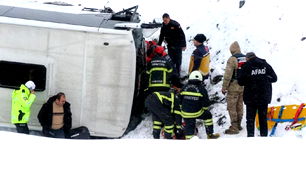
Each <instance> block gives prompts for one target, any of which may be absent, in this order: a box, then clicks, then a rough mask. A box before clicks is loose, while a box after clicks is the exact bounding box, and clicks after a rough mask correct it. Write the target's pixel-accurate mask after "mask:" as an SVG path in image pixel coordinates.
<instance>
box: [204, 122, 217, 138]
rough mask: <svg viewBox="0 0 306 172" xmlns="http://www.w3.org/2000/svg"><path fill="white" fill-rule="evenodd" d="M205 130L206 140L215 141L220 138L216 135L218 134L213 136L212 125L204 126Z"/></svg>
mask: <svg viewBox="0 0 306 172" xmlns="http://www.w3.org/2000/svg"><path fill="white" fill-rule="evenodd" d="M205 128H206V134H207V139H217V138H219V137H220V134H218V133H215V134H214V126H213V125H209V126H205Z"/></svg>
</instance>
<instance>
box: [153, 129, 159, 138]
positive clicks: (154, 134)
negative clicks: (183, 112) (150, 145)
mask: <svg viewBox="0 0 306 172" xmlns="http://www.w3.org/2000/svg"><path fill="white" fill-rule="evenodd" d="M153 138H154V139H159V138H160V130H156V129H153Z"/></svg>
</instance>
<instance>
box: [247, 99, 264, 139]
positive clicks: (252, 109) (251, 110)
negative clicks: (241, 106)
mask: <svg viewBox="0 0 306 172" xmlns="http://www.w3.org/2000/svg"><path fill="white" fill-rule="evenodd" d="M267 109H268V105H267V104H266V105H254V104H247V105H246V110H247V114H246V119H247V132H248V137H254V128H255V117H256V112H258V119H259V127H260V136H263V137H266V136H267V135H268V124H267Z"/></svg>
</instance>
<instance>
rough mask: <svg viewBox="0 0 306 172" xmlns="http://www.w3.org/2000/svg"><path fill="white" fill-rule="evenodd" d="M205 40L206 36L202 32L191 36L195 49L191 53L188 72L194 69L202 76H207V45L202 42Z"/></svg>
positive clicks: (208, 56) (208, 55) (208, 57)
mask: <svg viewBox="0 0 306 172" xmlns="http://www.w3.org/2000/svg"><path fill="white" fill-rule="evenodd" d="M205 41H206V36H205V35H204V34H197V35H196V36H195V37H194V38H193V44H194V46H195V47H196V49H195V50H194V51H193V53H192V55H191V58H190V63H189V70H188V71H189V74H190V73H191V72H192V71H195V70H197V71H200V72H201V74H202V75H203V76H204V78H207V77H208V73H209V61H210V54H209V50H208V47H207V46H205V45H204V44H203V43H204V42H205Z"/></svg>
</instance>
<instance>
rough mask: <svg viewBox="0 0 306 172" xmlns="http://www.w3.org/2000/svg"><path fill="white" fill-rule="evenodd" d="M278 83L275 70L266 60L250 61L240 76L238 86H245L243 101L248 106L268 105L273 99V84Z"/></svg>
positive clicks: (243, 67)
mask: <svg viewBox="0 0 306 172" xmlns="http://www.w3.org/2000/svg"><path fill="white" fill-rule="evenodd" d="M276 81H277V76H276V74H275V72H274V70H273V68H272V67H271V66H270V65H269V64H268V63H267V62H266V60H264V59H260V58H258V57H253V58H251V59H249V60H248V61H247V62H246V63H245V64H244V65H243V66H242V69H241V74H240V75H238V84H239V85H241V86H244V92H243V100H244V103H245V104H246V105H248V104H257V105H267V104H269V103H270V102H271V98H272V84H271V83H273V82H276Z"/></svg>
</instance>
